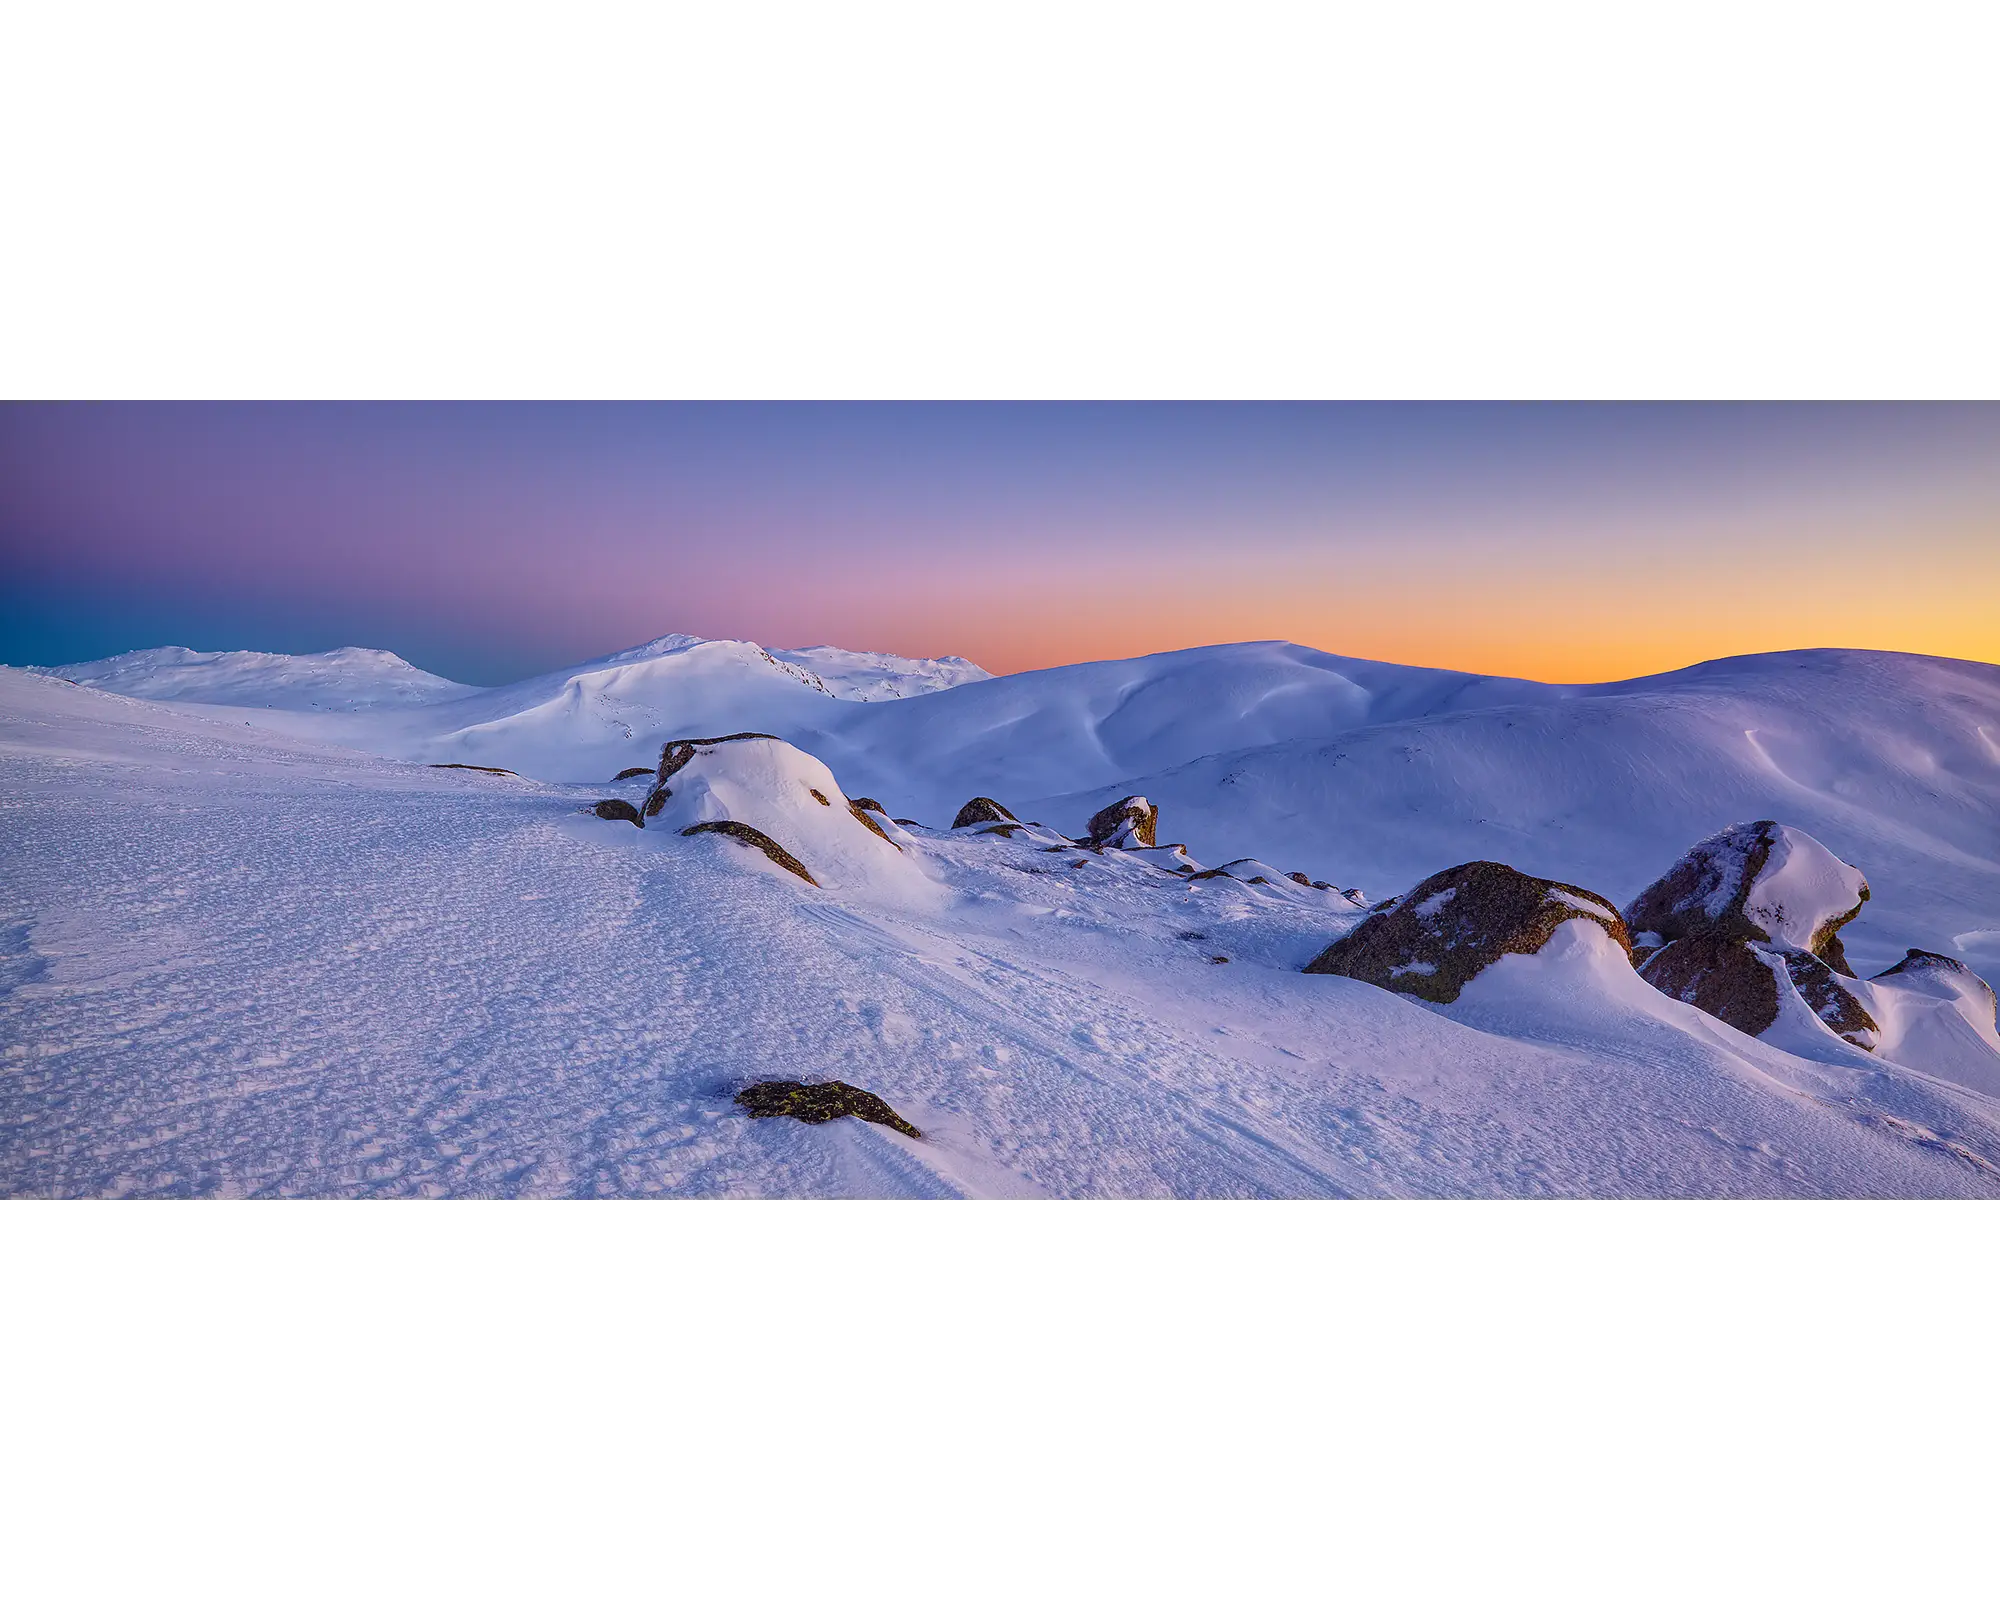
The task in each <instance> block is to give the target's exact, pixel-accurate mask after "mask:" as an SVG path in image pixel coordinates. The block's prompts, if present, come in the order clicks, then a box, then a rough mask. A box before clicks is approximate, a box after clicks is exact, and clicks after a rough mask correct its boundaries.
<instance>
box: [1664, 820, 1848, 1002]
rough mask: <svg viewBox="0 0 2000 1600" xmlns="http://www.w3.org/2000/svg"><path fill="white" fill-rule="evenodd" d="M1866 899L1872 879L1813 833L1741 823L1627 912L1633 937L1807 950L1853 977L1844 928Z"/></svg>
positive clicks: (1683, 861)
mask: <svg viewBox="0 0 2000 1600" xmlns="http://www.w3.org/2000/svg"><path fill="white" fill-rule="evenodd" d="M1867 900H1868V880H1867V879H1866V878H1864V877H1863V876H1862V875H1861V873H1860V871H1859V870H1858V869H1857V868H1854V867H1851V866H1849V865H1848V864H1847V863H1846V862H1845V861H1842V860H1841V859H1840V858H1839V857H1838V856H1836V855H1835V854H1834V853H1833V852H1832V851H1831V850H1829V849H1827V847H1826V846H1825V845H1823V844H1821V843H1820V842H1819V840H1817V839H1815V838H1814V837H1813V836H1812V835H1811V834H1809V833H1805V832H1802V831H1801V830H1800V829H1797V828H1788V827H1786V826H1784V825H1783V824H1782V823H1777V822H1768V821H1766V822H1739V823H1737V824H1735V825H1734V826H1733V827H1728V828H1724V829H1723V830H1722V831H1721V832H1720V833H1715V834H1711V835H1709V837H1708V838H1706V839H1704V840H1702V841H1701V842H1700V843H1699V844H1697V845H1696V846H1695V847H1694V848H1693V849H1692V850H1690V851H1688V853H1687V854H1686V855H1684V856H1682V857H1681V858H1680V860H1678V861H1676V862H1675V863H1674V864H1673V866H1672V867H1670V868H1668V870H1667V872H1666V875H1665V876H1664V877H1662V878H1660V879H1659V880H1657V881H1656V882H1654V883H1652V884H1649V885H1648V886H1647V887H1646V888H1644V889H1642V890H1640V892H1639V894H1638V896H1637V897H1636V898H1635V899H1634V900H1633V901H1632V903H1631V904H1630V905H1629V906H1627V907H1626V908H1625V922H1626V925H1627V926H1628V927H1630V928H1631V930H1632V932H1633V933H1634V934H1635V935H1638V934H1658V935H1659V936H1660V937H1661V939H1662V941H1663V942H1665V943H1669V944H1670V943H1672V942H1673V941H1674V940H1676V939H1679V938H1683V937H1685V936H1687V935H1689V934H1706V935H1711V936H1714V937H1718V938H1725V939H1748V940H1752V941H1755V942H1757V943H1761V944H1769V945H1772V946H1774V947H1775V948H1777V949H1780V950H1804V951H1806V952H1807V953H1808V954H1810V955H1814V956H1817V957H1818V958H1819V959H1820V960H1822V961H1824V962H1825V963H1826V964H1827V965H1828V966H1829V967H1831V968H1833V970H1834V971H1835V972H1838V973H1841V974H1842V975H1844V976H1846V977H1849V978H1851V977H1853V976H1854V973H1853V971H1852V969H1851V968H1849V966H1848V965H1847V955H1846V952H1845V951H1843V950H1842V949H1841V946H1840V930H1841V929H1842V928H1843V927H1845V926H1846V925H1847V924H1848V923H1849V922H1852V921H1853V920H1854V918H1855V916H1856V915H1857V914H1859V912H1860V910H1861V908H1862V906H1863V905H1864V904H1866V903H1867Z"/></svg>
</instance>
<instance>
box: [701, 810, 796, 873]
mask: <svg viewBox="0 0 2000 1600" xmlns="http://www.w3.org/2000/svg"><path fill="white" fill-rule="evenodd" d="M698 833H720V834H726V835H727V836H728V837H729V838H731V839H735V840H738V841H739V842H741V843H743V844H747V845H749V846H750V847H751V848H752V849H753V850H761V851H763V852H764V854H765V855H767V856H769V857H770V858H771V859H772V860H773V861H775V862H777V864H778V865H779V866H781V867H783V868H784V869H785V870H786V871H787V872H793V873H797V874H798V876H800V877H801V878H804V879H805V880H806V882H807V883H809V884H811V885H812V886H813V887H814V888H815V889H817V888H818V887H819V879H817V878H815V877H814V876H813V875H812V874H811V873H810V872H808V871H806V869H805V863H803V862H802V861H800V860H799V858H798V857H797V856H795V855H793V854H792V853H791V851H789V850H787V849H786V848H785V847H784V846H783V845H781V844H779V843H778V841H777V840H776V839H773V838H772V837H771V836H770V835H769V834H768V833H765V832H764V831H763V830H761V829H759V828H753V827H751V826H750V824H749V823H747V822H733V821H731V820H729V819H728V818H726V817H725V818H722V819H721V820H719V821H715V822H697V823H696V824H695V825H694V826H693V827H691V828H683V829H681V837H682V838H683V839H691V838H693V837H694V836H695V835H696V834H698Z"/></svg>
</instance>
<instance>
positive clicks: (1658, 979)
mask: <svg viewBox="0 0 2000 1600" xmlns="http://www.w3.org/2000/svg"><path fill="white" fill-rule="evenodd" d="M1639 976H1640V977H1642V978H1644V979H1645V980H1646V981H1647V982H1648V983H1650V984H1651V985H1652V986H1653V987H1654V988H1655V989H1658V990H1659V991H1660V993H1661V994H1664V995H1670V996H1671V997H1672V998H1674V999H1676V1000H1678V1001H1680V1002H1681V1003H1682V1004H1684V1005H1690V1006H1693V1007H1694V1008H1695V1009H1696V1010H1697V1011H1706V1012H1707V1013H1708V1014H1709V1015H1710V1016H1711V1017H1717V1018H1719V1019H1720V1020H1722V1021H1724V1022H1726V1023H1728V1024H1729V1025H1730V1027H1732V1028H1735V1029H1737V1030H1738V1031H1739V1032H1742V1033H1748V1034H1753V1035H1754V1034H1759V1033H1762V1032H1763V1031H1764V1030H1765V1029H1766V1028H1768V1027H1770V1026H1771V1024H1772V1023H1774V1022H1776V1021H1777V1020H1778V977H1777V974H1776V973H1774V972H1773V971H1772V970H1771V968H1770V967H1769V966H1768V965H1767V964H1766V963H1764V962H1763V961H1761V960H1759V959H1758V957H1757V956H1756V954H1755V953H1754V952H1753V951H1752V950H1751V948H1750V941H1749V940H1747V939H1731V938H1728V937H1726V936H1724V935H1721V934H1713V933H1696V934H1690V935H1688V936H1687V937H1686V938H1684V939H1675V940H1674V941H1673V942H1672V943H1670V944H1667V945H1664V946H1662V947H1661V948H1660V949H1658V950H1656V951H1654V952H1653V954H1652V955H1650V956H1648V957H1647V958H1646V962H1645V965H1643V966H1642V967H1640V968H1639Z"/></svg>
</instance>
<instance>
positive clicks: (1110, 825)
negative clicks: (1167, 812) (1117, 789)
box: [1085, 794, 1160, 850]
mask: <svg viewBox="0 0 2000 1600" xmlns="http://www.w3.org/2000/svg"><path fill="white" fill-rule="evenodd" d="M1159 825H1160V808H1159V807H1158V806H1156V805H1154V804H1153V802H1152V801H1150V800H1148V799H1147V798H1146V797H1145V796H1144V795H1142V794H1128V795H1127V796H1125V798H1124V799H1123V800H1114V801H1112V802H1111V804H1110V805H1108V806H1106V807H1105V808H1104V809H1103V810H1102V811H1100V812H1098V813H1097V814H1096V815H1095V816H1093V817H1092V818H1091V819H1090V821H1089V822H1088V823H1087V824H1085V827H1086V829H1087V834H1086V837H1087V838H1088V839H1089V841H1090V843H1091V844H1093V845H1096V846H1097V847H1098V848H1099V849H1100V850H1103V849H1113V850H1129V849H1131V848H1132V847H1133V846H1134V845H1137V846H1138V847H1139V848H1141V849H1144V850H1150V849H1152V848H1153V846H1154V845H1155V844H1156V843H1158V840H1159Z"/></svg>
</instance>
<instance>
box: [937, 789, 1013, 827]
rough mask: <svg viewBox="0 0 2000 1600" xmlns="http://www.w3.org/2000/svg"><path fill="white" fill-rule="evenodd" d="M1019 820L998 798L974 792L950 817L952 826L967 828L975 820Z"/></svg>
mask: <svg viewBox="0 0 2000 1600" xmlns="http://www.w3.org/2000/svg"><path fill="white" fill-rule="evenodd" d="M1020 820H1021V819H1020V818H1019V817H1017V816H1015V815H1014V813H1013V812H1011V811H1009V810H1008V809H1007V808H1006V807H1005V806H1003V805H1002V804H1001V803H1000V802H999V801H998V800H994V799H992V798H990V797H989V796H987V795H983V794H976V795H974V796H973V797H972V798H971V799H970V800H968V801H966V802H965V804H964V805H962V806H960V807H959V808H958V815H957V816H955V817H953V818H952V819H951V825H952V826H953V827H954V828H969V827H971V826H972V825H973V824H974V823H975V822H1019V821H1020Z"/></svg>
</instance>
